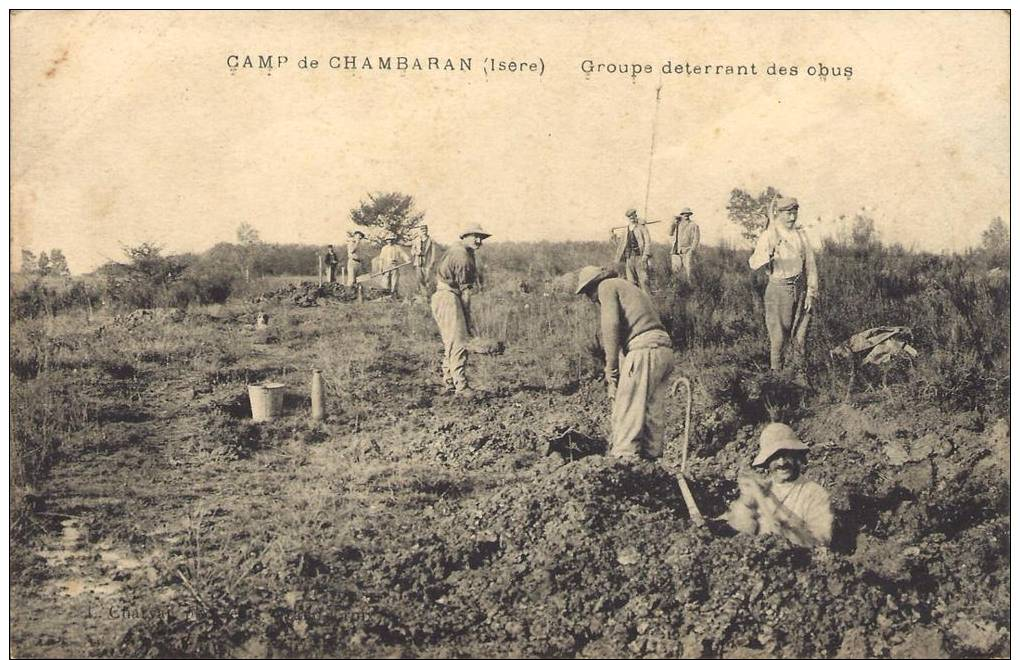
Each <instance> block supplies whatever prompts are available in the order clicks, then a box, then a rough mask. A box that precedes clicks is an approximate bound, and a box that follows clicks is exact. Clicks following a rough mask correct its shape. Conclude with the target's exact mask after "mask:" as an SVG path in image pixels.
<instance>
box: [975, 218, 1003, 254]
mask: <svg viewBox="0 0 1020 660" xmlns="http://www.w3.org/2000/svg"><path fill="white" fill-rule="evenodd" d="M981 247H983V248H984V249H986V250H988V251H989V252H997V251H1000V250H1008V249H1009V228H1008V227H1006V223H1005V222H1003V221H1002V218H1001V217H999V216H996V217H995V218H993V219H992V221H991V222H990V223H989V224H988V229H986V230H984V231H983V232H981Z"/></svg>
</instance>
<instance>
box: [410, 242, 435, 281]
mask: <svg viewBox="0 0 1020 660" xmlns="http://www.w3.org/2000/svg"><path fill="white" fill-rule="evenodd" d="M411 261H412V262H414V269H415V271H417V274H418V291H419V292H422V293H424V294H425V295H428V291H429V279H430V276H431V275H432V269H433V268H434V267H435V265H436V246H435V244H434V243H433V242H432V237H431V236H429V227H428V225H422V226H421V227H419V228H418V235H417V236H416V237H415V238H414V240H413V241H412V242H411Z"/></svg>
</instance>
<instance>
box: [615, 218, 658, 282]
mask: <svg viewBox="0 0 1020 660" xmlns="http://www.w3.org/2000/svg"><path fill="white" fill-rule="evenodd" d="M626 216H627V228H626V231H625V233H624V234H623V235H622V237H621V238H620V240H619V241H618V242H617V245H616V257H615V261H616V263H618V264H620V268H622V269H623V276H624V277H625V278H626V279H627V281H628V282H630V283H631V284H637V285H638V286H640V287H641V289H642V290H643V291H644V292H645V293H648V262H649V261H651V258H652V237H651V234H649V233H648V227H647V226H646V225H645V221H644V220H643V219H641V218H639V217H638V212H637V209H633V208H631V209H627V213H626ZM615 236H616V235H615V234H614V240H616V239H615Z"/></svg>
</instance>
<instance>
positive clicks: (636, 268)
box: [622, 255, 651, 294]
mask: <svg viewBox="0 0 1020 660" xmlns="http://www.w3.org/2000/svg"><path fill="white" fill-rule="evenodd" d="M622 265H623V276H624V278H625V279H626V280H627V281H628V282H630V283H631V284H636V285H638V286H639V287H641V290H642V291H644V292H645V293H648V294H651V291H650V290H649V289H648V261H647V260H645V259H644V258H643V257H642V256H641V255H637V256H632V257H624V260H623V263H622Z"/></svg>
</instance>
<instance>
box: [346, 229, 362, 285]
mask: <svg viewBox="0 0 1020 660" xmlns="http://www.w3.org/2000/svg"><path fill="white" fill-rule="evenodd" d="M364 244H365V232H363V231H361V230H360V229H355V230H354V231H352V232H351V234H350V239H349V240H348V241H347V286H354V285H355V284H357V283H358V274H359V273H360V272H361V262H362V259H363V258H364Z"/></svg>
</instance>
